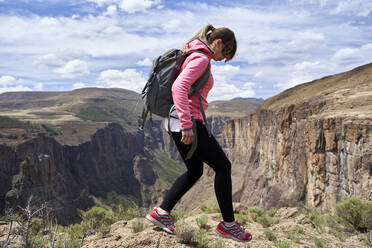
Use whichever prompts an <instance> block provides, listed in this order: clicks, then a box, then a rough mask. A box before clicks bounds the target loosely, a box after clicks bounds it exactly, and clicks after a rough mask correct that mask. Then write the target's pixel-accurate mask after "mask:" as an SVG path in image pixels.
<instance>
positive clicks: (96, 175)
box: [0, 123, 164, 223]
mask: <svg viewBox="0 0 372 248" xmlns="http://www.w3.org/2000/svg"><path fill="white" fill-rule="evenodd" d="M151 140H152V143H151V144H152V145H151V144H150V143H149V145H148V146H146V147H147V148H150V147H153V148H155V147H154V143H153V142H154V140H155V141H156V139H155V138H153V139H151ZM145 142H146V139H145V135H144V133H143V131H139V132H138V133H133V132H126V131H125V130H124V129H123V128H122V126H120V125H119V124H115V123H111V124H108V125H107V126H106V127H105V128H103V129H100V130H98V131H97V132H96V133H95V134H94V135H92V137H91V140H90V141H88V142H85V143H82V144H80V145H78V146H68V145H61V144H59V143H58V142H57V141H56V140H55V139H54V138H52V137H48V136H46V135H45V134H39V135H38V137H36V138H34V139H31V140H29V141H27V142H24V143H22V144H19V145H17V146H16V147H14V148H11V147H8V146H5V145H1V146H0V154H1V157H2V160H1V162H0V163H1V164H0V165H1V166H0V168H1V171H0V175H1V179H2V180H1V192H0V193H1V195H0V199H1V201H0V202H1V207H2V209H4V206H5V202H7V204H8V205H9V206H15V205H18V204H19V205H23V204H24V203H25V202H26V200H27V198H28V197H29V196H30V195H31V194H32V195H34V196H36V198H37V199H38V201H39V203H40V202H46V201H49V202H50V203H51V205H52V207H53V208H54V209H55V210H56V214H57V216H58V217H59V221H60V223H70V222H73V221H76V220H77V219H78V213H77V209H87V208H88V207H91V206H93V205H94V204H95V203H96V202H95V201H94V200H95V199H106V198H107V197H108V194H109V193H112V192H115V194H119V195H122V196H127V197H128V198H129V199H133V200H134V201H136V203H137V204H138V205H139V206H148V204H151V203H154V202H156V200H157V198H158V197H160V196H161V195H162V194H163V190H164V189H161V187H160V186H159V183H160V182H159V180H158V176H157V174H156V173H155V172H154V169H153V167H152V165H151V164H152V162H153V160H154V156H153V155H152V154H150V153H148V152H147V151H145V145H144V144H145ZM155 143H156V142H155ZM149 186H151V187H152V190H153V192H151V193H150V192H147V193H146V190H144V189H145V188H146V187H149ZM35 204H37V202H36V203H35Z"/></svg>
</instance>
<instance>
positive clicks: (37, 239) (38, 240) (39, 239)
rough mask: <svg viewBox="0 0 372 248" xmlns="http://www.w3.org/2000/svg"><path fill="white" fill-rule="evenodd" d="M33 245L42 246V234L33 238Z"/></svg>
mask: <svg viewBox="0 0 372 248" xmlns="http://www.w3.org/2000/svg"><path fill="white" fill-rule="evenodd" d="M31 244H32V247H42V246H43V239H42V237H41V236H40V235H36V236H34V237H33V238H32V239H31Z"/></svg>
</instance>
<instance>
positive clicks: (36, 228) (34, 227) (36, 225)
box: [31, 218, 44, 236]
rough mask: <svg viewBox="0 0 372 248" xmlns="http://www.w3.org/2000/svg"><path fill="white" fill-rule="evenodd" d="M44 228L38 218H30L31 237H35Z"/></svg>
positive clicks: (41, 220) (42, 222)
mask: <svg viewBox="0 0 372 248" xmlns="http://www.w3.org/2000/svg"><path fill="white" fill-rule="evenodd" d="M43 227H44V221H43V219H40V218H32V220H31V235H32V236H36V235H37V234H38V233H39V232H40V231H41V229H42V228H43Z"/></svg>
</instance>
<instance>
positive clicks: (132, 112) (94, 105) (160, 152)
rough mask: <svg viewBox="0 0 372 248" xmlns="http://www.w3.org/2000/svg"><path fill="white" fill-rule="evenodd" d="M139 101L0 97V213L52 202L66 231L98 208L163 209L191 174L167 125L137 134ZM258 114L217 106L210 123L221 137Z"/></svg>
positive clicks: (90, 96)
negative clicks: (168, 194) (32, 201)
mask: <svg viewBox="0 0 372 248" xmlns="http://www.w3.org/2000/svg"><path fill="white" fill-rule="evenodd" d="M138 100H140V98H139V95H138V94H137V93H135V92H132V91H128V90H124V89H98V88H85V89H78V90H73V91H68V92H9V93H3V94H0V144H1V145H0V157H1V159H0V186H1V189H0V210H1V211H3V210H4V209H5V208H6V207H9V206H16V205H24V204H25V202H26V201H27V198H28V197H29V196H30V195H34V196H36V197H35V198H37V199H38V201H39V202H43V201H48V202H50V203H51V204H52V206H53V208H55V209H56V215H57V217H58V219H59V223H65V224H66V223H71V222H75V221H78V220H79V216H78V209H87V208H89V207H91V206H93V205H102V206H105V207H113V206H114V205H115V204H118V203H121V204H123V205H124V206H125V207H129V206H134V205H137V206H141V207H148V206H152V205H154V204H157V203H158V202H159V201H161V199H162V197H163V195H164V192H165V190H167V189H168V188H169V186H170V184H171V183H173V181H174V180H175V178H176V177H177V176H178V175H180V174H181V173H183V172H184V170H185V168H184V165H183V164H182V162H181V161H180V158H179V155H178V152H177V150H176V148H175V147H174V145H173V142H171V141H170V139H169V135H168V134H167V133H166V132H164V130H163V129H162V127H161V125H162V124H161V119H159V118H156V117H155V116H154V121H153V126H151V125H150V122H148V123H147V125H146V126H145V130H140V129H139V128H138V127H139V125H140V123H141V118H140V113H141V111H142V102H141V101H138ZM258 107H259V104H257V103H253V104H251V105H250V104H249V102H248V101H244V103H243V102H242V103H239V104H238V102H237V101H231V102H228V101H226V102H216V103H211V108H210V109H209V110H208V111H207V115H208V116H209V120H210V121H209V123H210V124H211V126H212V130H213V131H214V134H215V135H216V136H218V137H219V136H220V132H221V128H222V126H223V123H224V120H226V119H231V118H234V117H241V116H244V115H245V114H246V113H249V111H251V112H253V111H254V110H256V109H257V108H258ZM242 108H243V110H242ZM250 108H252V110H250Z"/></svg>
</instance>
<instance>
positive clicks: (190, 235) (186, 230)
mask: <svg viewBox="0 0 372 248" xmlns="http://www.w3.org/2000/svg"><path fill="white" fill-rule="evenodd" d="M195 235H196V231H195V229H193V228H192V227H190V226H189V225H186V224H184V223H180V224H179V226H178V228H177V232H176V238H177V241H178V242H180V243H182V244H193V242H194V240H195Z"/></svg>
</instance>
